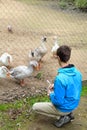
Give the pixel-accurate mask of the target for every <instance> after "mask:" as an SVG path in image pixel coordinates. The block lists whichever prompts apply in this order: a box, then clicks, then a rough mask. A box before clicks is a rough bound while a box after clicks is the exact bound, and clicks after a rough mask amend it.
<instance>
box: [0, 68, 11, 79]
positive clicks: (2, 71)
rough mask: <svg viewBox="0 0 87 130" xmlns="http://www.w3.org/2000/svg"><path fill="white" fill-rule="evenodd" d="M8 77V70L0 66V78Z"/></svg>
mask: <svg viewBox="0 0 87 130" xmlns="http://www.w3.org/2000/svg"><path fill="white" fill-rule="evenodd" d="M8 77H10V73H9V70H8V68H7V67H6V66H1V67H0V78H8Z"/></svg>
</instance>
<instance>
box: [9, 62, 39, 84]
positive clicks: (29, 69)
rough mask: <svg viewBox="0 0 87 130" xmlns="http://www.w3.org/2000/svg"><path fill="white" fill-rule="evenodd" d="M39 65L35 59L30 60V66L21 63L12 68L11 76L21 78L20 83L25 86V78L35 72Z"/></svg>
mask: <svg viewBox="0 0 87 130" xmlns="http://www.w3.org/2000/svg"><path fill="white" fill-rule="evenodd" d="M37 67H38V62H37V61H35V60H33V61H30V63H29V65H28V66H25V65H20V66H17V67H15V68H12V69H11V70H10V77H12V78H15V79H17V80H19V81H20V85H21V86H24V85H25V82H24V79H25V78H27V77H29V76H30V75H31V74H32V73H33V71H34V68H35V69H37Z"/></svg>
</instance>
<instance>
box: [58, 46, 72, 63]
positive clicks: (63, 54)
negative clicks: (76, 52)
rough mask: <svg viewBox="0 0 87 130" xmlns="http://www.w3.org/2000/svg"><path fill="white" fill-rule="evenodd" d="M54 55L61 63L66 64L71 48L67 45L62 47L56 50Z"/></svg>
mask: <svg viewBox="0 0 87 130" xmlns="http://www.w3.org/2000/svg"><path fill="white" fill-rule="evenodd" d="M56 55H57V56H58V57H59V58H60V61H61V62H65V63H66V62H67V61H69V59H70V56H71V48H70V47H69V46H67V45H62V46H60V47H59V48H58V49H57V53H56Z"/></svg>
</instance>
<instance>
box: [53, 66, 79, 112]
mask: <svg viewBox="0 0 87 130" xmlns="http://www.w3.org/2000/svg"><path fill="white" fill-rule="evenodd" d="M81 89H82V75H81V73H80V72H79V71H78V70H77V69H76V68H75V66H74V65H69V66H67V67H64V68H60V69H58V75H57V76H56V77H55V80H54V91H53V92H52V93H50V100H51V102H52V103H53V104H54V106H55V107H56V109H58V110H59V111H61V112H71V111H73V110H74V109H75V108H77V107H78V105H79V101H80V94H81Z"/></svg>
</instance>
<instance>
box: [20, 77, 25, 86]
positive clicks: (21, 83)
mask: <svg viewBox="0 0 87 130" xmlns="http://www.w3.org/2000/svg"><path fill="white" fill-rule="evenodd" d="M20 85H21V86H22V87H24V86H25V82H24V79H22V80H21V81H20Z"/></svg>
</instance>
